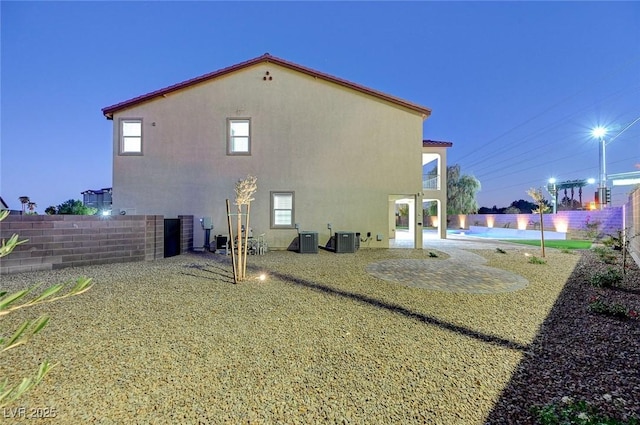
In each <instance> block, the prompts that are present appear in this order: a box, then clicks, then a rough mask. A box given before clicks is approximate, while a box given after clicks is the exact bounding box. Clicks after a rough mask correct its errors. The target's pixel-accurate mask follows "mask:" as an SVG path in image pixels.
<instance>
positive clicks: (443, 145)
mask: <svg viewBox="0 0 640 425" xmlns="http://www.w3.org/2000/svg"><path fill="white" fill-rule="evenodd" d="M451 146H453V143H452V142H440V141H438V140H423V141H422V147H423V148H426V147H435V148H450V147H451Z"/></svg>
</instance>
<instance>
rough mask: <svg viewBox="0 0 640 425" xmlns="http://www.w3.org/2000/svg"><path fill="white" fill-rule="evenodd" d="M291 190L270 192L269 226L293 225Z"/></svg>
mask: <svg viewBox="0 0 640 425" xmlns="http://www.w3.org/2000/svg"><path fill="white" fill-rule="evenodd" d="M294 223H295V222H294V213H293V192H271V228H272V229H277V228H284V229H290V228H293V227H295V224H294Z"/></svg>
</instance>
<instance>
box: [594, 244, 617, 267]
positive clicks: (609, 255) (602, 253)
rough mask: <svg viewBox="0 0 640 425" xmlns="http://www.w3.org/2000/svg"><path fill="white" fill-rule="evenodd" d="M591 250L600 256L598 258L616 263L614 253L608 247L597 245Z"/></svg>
mask: <svg viewBox="0 0 640 425" xmlns="http://www.w3.org/2000/svg"><path fill="white" fill-rule="evenodd" d="M593 252H595V253H596V254H597V255H598V257H600V259H601V260H602V261H604V262H605V263H607V264H615V263H616V255H615V254H614V253H613V252H612V251H611V249H610V248H605V247H603V246H598V247H596V248H593Z"/></svg>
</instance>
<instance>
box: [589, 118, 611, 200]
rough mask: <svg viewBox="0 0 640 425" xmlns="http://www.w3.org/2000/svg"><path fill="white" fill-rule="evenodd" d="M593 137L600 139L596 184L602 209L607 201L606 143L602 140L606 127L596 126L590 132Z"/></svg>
mask: <svg viewBox="0 0 640 425" xmlns="http://www.w3.org/2000/svg"><path fill="white" fill-rule="evenodd" d="M591 134H592V135H593V137H595V138H596V139H600V183H599V184H598V203H599V204H600V209H603V208H604V206H605V205H606V203H607V192H608V191H607V161H606V143H605V140H604V136H605V134H607V129H606V128H604V127H596V128H594V129H593V131H592V132H591Z"/></svg>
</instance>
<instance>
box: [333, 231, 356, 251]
mask: <svg viewBox="0 0 640 425" xmlns="http://www.w3.org/2000/svg"><path fill="white" fill-rule="evenodd" d="M334 248H335V252H336V253H345V252H356V234H355V233H354V232H336V234H335V244H334Z"/></svg>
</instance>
